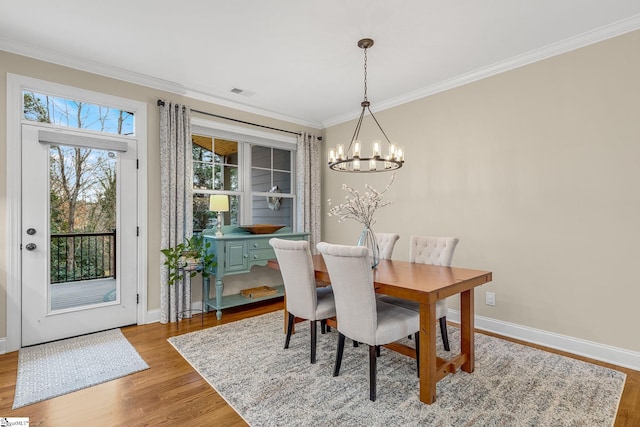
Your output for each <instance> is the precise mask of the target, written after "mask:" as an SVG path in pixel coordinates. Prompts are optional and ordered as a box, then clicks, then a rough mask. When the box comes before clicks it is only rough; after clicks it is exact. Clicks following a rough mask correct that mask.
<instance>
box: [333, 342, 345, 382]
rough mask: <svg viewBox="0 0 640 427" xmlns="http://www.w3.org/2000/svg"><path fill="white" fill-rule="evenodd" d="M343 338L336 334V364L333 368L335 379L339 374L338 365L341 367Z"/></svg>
mask: <svg viewBox="0 0 640 427" xmlns="http://www.w3.org/2000/svg"><path fill="white" fill-rule="evenodd" d="M344 338H345V336H344V335H342V334H341V333H338V351H336V364H335V366H334V368H333V376H334V377H337V376H338V374H339V373H340V365H342V352H343V351H344Z"/></svg>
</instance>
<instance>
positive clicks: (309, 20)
mask: <svg viewBox="0 0 640 427" xmlns="http://www.w3.org/2000/svg"><path fill="white" fill-rule="evenodd" d="M638 28H640V1H639V0H457V1H442V0H440V1H436V0H399V1H390V0H387V1H384V0H325V1H311V0H306V1H305V0H279V1H268V0H224V1H223V0H184V1H182V2H177V1H175V0H173V1H169V0H155V1H151V0H147V1H143V0H137V1H135V0H110V1H103V2H96V1H87V0H55V1H51V0H29V1H25V0H2V1H0V50H5V51H9V52H14V53H19V54H22V55H27V56H31V57H35V58H39V59H43V60H47V61H50V62H54V63H58V64H62V65H67V66H71V67H74V68H79V69H82V70H86V71H91V72H96V73H99V74H103V75H107V76H111V77H115V78H119V79H123V80H127V81H131V82H134V83H140V84H144V85H146V86H150V87H154V88H158V89H163V90H168V91H171V92H174V93H179V94H184V95H187V96H190V97H193V98H196V99H201V100H206V101H211V102H215V103H218V104H222V105H227V106H231V107H234V108H240V109H242V110H246V111H251V112H256V113H260V114H265V115H268V116H270V117H275V118H281V119H285V120H289V121H293V122H295V123H298V124H302V125H307V126H311V127H316V128H322V127H325V126H329V125H332V124H336V123H340V122H342V121H345V120H348V119H352V118H354V117H355V116H356V115H357V113H358V112H359V109H360V102H361V101H362V96H363V51H362V49H360V48H358V47H357V45H356V43H357V41H358V40H359V39H361V38H365V37H369V38H372V39H374V41H375V45H374V46H373V47H372V48H371V49H369V51H368V97H369V100H370V101H371V104H372V105H371V109H372V110H373V111H374V112H375V111H380V110H381V109H384V108H388V107H391V106H394V105H398V104H401V103H404V102H407V101H410V100H413V99H417V98H421V97H424V96H427V95H429V94H432V93H436V92H439V91H441V90H444V89H448V88H451V87H455V86H458V85H460V84H464V83H467V82H470V81H473V80H477V79H479V78H483V77H487V76H489V75H492V74H496V73H499V72H502V71H506V70H509V69H512V68H515V67H518V66H521V65H524V64H527V63H531V62H533V61H537V60H540V59H543V58H546V57H549V56H552V55H555V54H558V53H562V52H566V51H568V50H572V49H575V48H578V47H581V46H584V45H587V44H591V43H594V42H597V41H600V40H604V39H607V38H610V37H613V36H616V35H619V34H623V33H626V32H629V31H632V30H636V29H638ZM233 88H240V89H243V90H246V91H249V92H254V93H255V94H253V95H252V96H246V95H243V94H234V93H231V92H230V91H231V89H233Z"/></svg>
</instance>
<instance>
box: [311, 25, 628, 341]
mask: <svg viewBox="0 0 640 427" xmlns="http://www.w3.org/2000/svg"><path fill="white" fill-rule="evenodd" d="M434 67H437V64H434ZM371 89H372V90H371V95H372V97H371V98H370V99H371V100H372V107H373V109H374V111H375V97H374V96H375V88H371ZM376 117H377V118H378V120H379V121H380V123H381V124H382V126H383V128H384V129H385V131H386V133H387V134H388V135H389V136H390V137H391V138H392V139H394V140H395V141H397V142H398V143H399V144H400V145H404V146H405V149H406V152H407V161H406V165H405V166H404V167H403V168H402V169H400V170H399V171H398V172H397V174H396V180H395V183H394V184H393V186H392V188H391V190H390V191H389V198H390V199H391V200H392V201H393V204H392V205H391V206H389V207H386V208H383V209H381V210H380V211H379V213H378V215H377V218H378V223H377V224H376V225H375V226H374V230H377V231H380V232H397V233H399V234H400V236H401V237H400V240H399V241H398V244H397V246H396V250H395V253H394V258H396V259H403V260H406V259H408V252H409V248H408V245H409V236H410V235H411V234H425V235H453V236H458V237H459V238H460V244H459V245H458V247H457V250H456V254H455V256H454V265H455V266H464V267H469V268H478V269H486V270H490V271H492V272H493V282H492V283H490V284H487V285H484V286H483V287H481V288H478V290H477V292H476V314H478V315H481V316H486V317H490V318H493V319H498V320H502V321H505V322H511V323H514V324H518V325H523V326H526V327H531V328H537V329H541V330H544V331H549V332H554V333H558V334H563V335H568V336H571V337H576V338H580V339H584V340H588V341H593V342H596V343H602V344H607V345H611V346H615V347H620V348H624V349H628V350H633V351H636V352H637V351H640V339H638V332H637V327H638V325H640V306H639V304H640V276H637V275H636V266H637V263H638V262H639V260H640V224H639V221H640V191H639V189H638V185H639V184H640V167H639V161H640V31H636V32H633V33H630V34H627V35H624V36H621V37H617V38H615V39H611V40H608V41H605V42H601V43H598V44H595V45H592V46H588V47H585V48H582V49H579V50H576V51H573V52H569V53H566V54H563V55H560V56H557V57H553V58H550V59H547V60H544V61H541V62H538V63H535V64H532V65H529V66H525V67H522V68H519V69H515V70H512V71H510V72H506V73H503V74H500V75H497V76H494V77H491V78H487V79H484V80H481V81H478V82H475V83H472V84H468V85H465V86H462V87H459V88H456V89H453V90H449V91H447V92H443V93H440V94H437V95H434V96H430V97H428V98H423V99H421V100H418V101H415V102H412V103H409V104H405V105H402V106H400V107H396V108H393V109H390V110H387V111H384V112H380V113H379V114H376ZM353 126H354V123H349V124H342V125H339V126H334V127H331V128H329V129H327V130H326V134H325V136H326V139H325V141H326V142H325V144H329V145H335V144H337V143H345V144H347V143H348V140H349V138H350V137H351V134H352V132H353ZM361 136H362V134H361ZM371 138H372V137H371V136H369V137H364V138H361V139H362V140H365V141H368V140H370V139H371ZM375 139H379V137H376V138H375ZM388 178H389V175H388V174H374V175H366V176H354V175H353V174H340V173H337V172H331V173H328V172H325V173H324V175H323V179H324V181H323V200H324V201H325V202H324V215H326V210H327V209H326V199H328V198H331V199H334V200H337V199H339V198H342V197H343V196H344V194H345V193H344V192H343V191H341V190H340V186H341V184H342V183H347V184H351V185H354V186H356V187H358V188H360V187H361V186H362V185H363V183H364V182H365V180H366V181H368V182H371V183H373V184H374V185H375V186H376V188H378V189H381V188H382V187H383V186H384V185H385V184H386V182H387V180H388ZM325 218H326V217H325ZM324 225H325V226H324V229H323V239H325V240H327V241H330V242H335V243H345V244H355V242H356V240H357V238H358V235H359V232H360V230H361V226H360V225H359V224H357V223H355V222H353V221H350V222H345V223H338V222H337V220H336V219H335V218H333V217H331V218H326V220H325V222H324ZM485 291H492V292H495V293H496V306H495V307H490V306H487V305H485V303H484V297H485ZM450 307H452V308H457V301H455V300H454V301H451V302H450Z"/></svg>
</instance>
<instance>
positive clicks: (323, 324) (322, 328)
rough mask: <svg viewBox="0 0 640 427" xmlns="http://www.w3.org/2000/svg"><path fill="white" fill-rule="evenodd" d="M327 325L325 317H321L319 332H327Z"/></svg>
mask: <svg viewBox="0 0 640 427" xmlns="http://www.w3.org/2000/svg"><path fill="white" fill-rule="evenodd" d="M327 327H328V326H327V319H322V320H321V321H320V333H321V334H322V335H324V334H326V333H327Z"/></svg>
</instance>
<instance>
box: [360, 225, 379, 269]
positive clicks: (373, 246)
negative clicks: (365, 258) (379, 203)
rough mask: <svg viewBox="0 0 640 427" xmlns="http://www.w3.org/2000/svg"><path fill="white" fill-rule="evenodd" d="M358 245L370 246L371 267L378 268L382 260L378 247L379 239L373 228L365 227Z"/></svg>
mask: <svg viewBox="0 0 640 427" xmlns="http://www.w3.org/2000/svg"><path fill="white" fill-rule="evenodd" d="M358 246H366V247H367V248H369V258H370V259H371V268H376V267H377V265H378V263H379V262H380V250H379V249H378V240H377V239H376V235H375V233H374V232H373V230H372V229H371V228H369V227H366V226H365V227H364V229H363V230H362V233H360V238H359V239H358Z"/></svg>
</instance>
